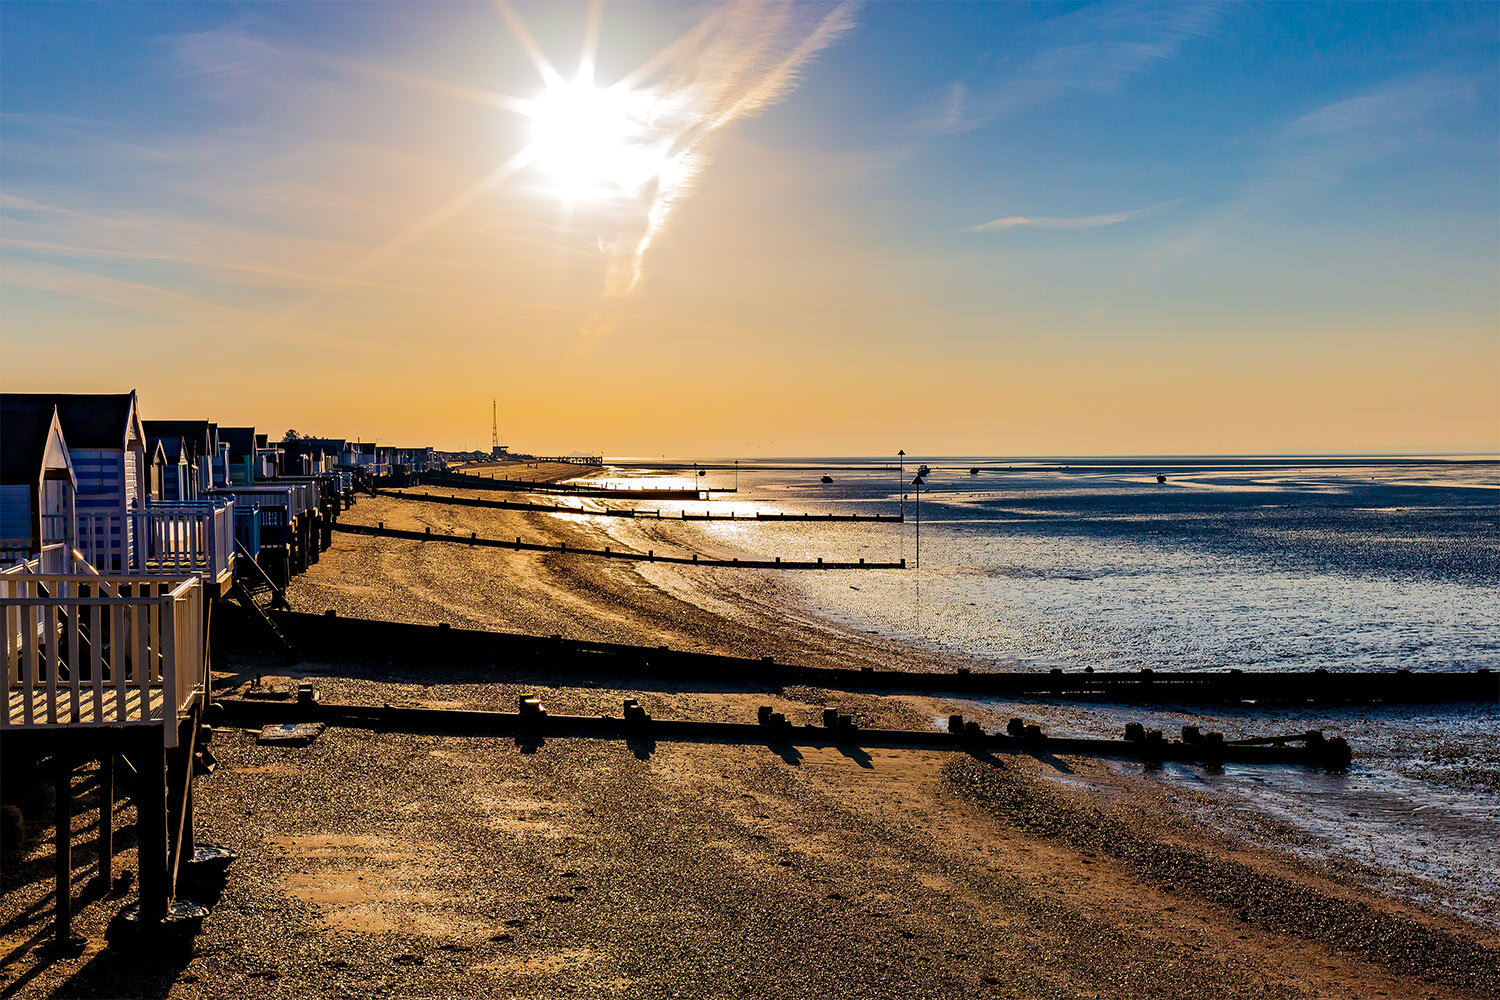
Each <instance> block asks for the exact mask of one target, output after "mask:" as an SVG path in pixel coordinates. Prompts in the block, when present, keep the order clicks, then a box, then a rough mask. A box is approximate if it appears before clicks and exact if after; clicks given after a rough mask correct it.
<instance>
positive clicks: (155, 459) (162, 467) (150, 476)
mask: <svg viewBox="0 0 1500 1000" xmlns="http://www.w3.org/2000/svg"><path fill="white" fill-rule="evenodd" d="M166 469H167V452H166V449H165V448H163V447H162V445H161V440H160V439H158V440H155V441H153V440H151V439H150V438H149V437H148V438H147V439H146V499H147V501H148V502H150V501H156V500H161V499H162V493H161V490H162V479H163V478H164V477H165V475H166Z"/></svg>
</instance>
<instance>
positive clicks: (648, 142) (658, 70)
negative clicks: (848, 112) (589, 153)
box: [599, 0, 856, 294]
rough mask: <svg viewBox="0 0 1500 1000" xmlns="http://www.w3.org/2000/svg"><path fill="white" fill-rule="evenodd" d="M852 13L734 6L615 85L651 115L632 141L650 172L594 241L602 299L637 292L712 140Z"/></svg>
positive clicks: (771, 92) (782, 91)
mask: <svg viewBox="0 0 1500 1000" xmlns="http://www.w3.org/2000/svg"><path fill="white" fill-rule="evenodd" d="M855 10H856V5H855V4H853V3H847V2H846V3H839V4H836V5H832V6H829V5H824V4H810V3H802V2H797V0H739V2H736V3H731V4H728V5H726V6H724V7H721V8H719V9H717V10H715V11H713V12H712V13H710V14H709V15H708V16H707V17H705V18H704V19H703V20H702V21H701V22H700V23H699V24H698V25H697V26H695V27H694V28H692V29H691V30H690V31H688V32H687V33H686V34H685V35H684V36H683V37H682V38H681V39H679V40H678V41H677V42H676V43H674V44H673V45H670V46H668V47H667V49H665V50H663V52H662V53H661V54H659V56H658V57H657V58H654V59H652V60H648V61H647V64H646V65H645V66H644V67H643V68H642V70H641V71H638V72H637V73H636V74H630V75H627V78H626V80H625V81H624V83H625V84H626V85H628V86H630V87H632V88H635V89H638V90H639V92H641V93H642V94H644V95H646V96H647V98H648V100H647V102H646V104H647V106H649V107H650V108H651V114H650V121H649V124H648V126H647V127H646V128H645V129H644V130H643V133H642V135H641V136H639V137H638V138H637V139H636V140H634V141H635V142H636V143H638V144H639V145H641V146H645V147H650V148H651V149H653V150H656V151H657V153H656V155H657V157H658V159H659V162H660V168H659V169H658V170H657V171H656V172H655V175H654V176H653V177H651V178H650V180H649V182H648V183H647V184H645V185H644V186H643V188H642V190H641V192H640V195H639V198H638V200H637V202H636V205H635V211H634V212H633V213H631V214H630V215H627V216H626V217H624V218H617V220H616V222H617V223H618V224H621V225H619V226H618V227H617V228H614V229H613V231H611V232H607V233H606V232H601V233H600V234H599V238H600V245H601V247H602V248H603V250H604V252H605V254H606V257H607V260H608V273H607V275H606V288H607V290H608V291H609V292H611V293H613V294H621V293H625V292H629V291H633V290H634V289H636V288H637V287H639V285H640V282H641V279H642V276H643V266H644V261H645V257H646V253H647V251H648V250H650V248H651V245H652V244H653V243H654V242H655V241H656V240H657V239H658V237H660V235H661V233H662V231H663V230H664V228H665V227H666V224H667V220H668V219H669V218H670V216H671V215H672V212H673V211H674V209H675V208H676V207H677V205H678V204H679V203H680V202H681V201H682V199H683V198H685V197H686V196H687V195H688V194H689V193H690V192H691V191H692V190H693V189H694V186H695V185H696V183H697V181H698V177H699V176H700V175H701V174H702V172H703V171H704V169H705V168H706V167H707V166H708V164H709V162H710V155H709V152H708V149H707V145H708V143H709V141H710V139H711V138H712V137H713V136H714V134H715V133H717V132H719V131H721V130H723V129H724V128H726V127H728V126H729V125H732V124H734V123H735V122H736V121H739V120H741V119H744V118H749V117H752V116H755V115H758V114H760V113H761V112H763V111H765V110H766V109H767V108H770V107H772V106H773V105H775V104H778V103H780V102H781V101H782V100H784V99H786V97H788V96H789V95H790V94H791V93H792V92H793V91H794V90H796V88H797V86H798V84H799V83H800V82H801V79H802V74H803V72H804V71H805V70H806V68H807V66H808V64H809V63H811V62H812V61H813V59H814V58H816V56H817V55H818V54H819V53H820V52H822V51H823V50H825V49H827V48H828V47H829V46H830V45H833V44H834V43H835V42H837V41H838V40H839V39H840V38H841V37H843V36H844V35H845V34H846V33H847V32H849V31H850V30H852V29H853V28H854V26H855V17H854V14H855ZM621 229H624V230H627V231H626V232H622V231H621ZM629 229H634V230H635V233H634V235H631V234H629V233H628V230H629Z"/></svg>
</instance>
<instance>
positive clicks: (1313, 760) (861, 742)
mask: <svg viewBox="0 0 1500 1000" xmlns="http://www.w3.org/2000/svg"><path fill="white" fill-rule="evenodd" d="M216 708H217V709H218V710H219V711H220V712H222V718H223V721H225V722H228V723H230V724H232V725H253V726H263V725H266V724H268V723H310V722H312V723H322V724H324V725H332V726H346V727H350V728H359V729H374V730H379V731H398V732H416V733H442V734H448V735H478V736H514V737H517V738H518V739H520V740H521V741H523V742H524V741H527V740H530V741H533V742H537V743H539V742H541V741H542V740H544V739H546V738H548V737H552V738H574V739H604V740H627V741H641V742H650V743H655V742H656V741H658V740H660V741H664V742H674V743H727V744H740V745H760V746H773V747H774V746H786V747H846V748H847V747H860V748H863V747H870V748H872V749H882V750H940V751H944V750H945V751H951V752H958V753H979V754H985V753H990V754H999V753H1003V754H1068V755H1072V756H1085V757H1112V758H1118V759H1124V760H1139V761H1143V762H1146V763H1158V764H1159V763H1165V762H1167V761H1181V762H1186V763H1202V764H1207V765H1219V764H1227V763H1236V764H1299V765H1313V766H1320V767H1327V768H1330V769H1334V770H1339V769H1343V768H1345V767H1347V766H1348V764H1349V762H1350V759H1351V752H1350V749H1349V745H1348V743H1346V742H1345V741H1344V740H1343V739H1341V738H1337V737H1335V738H1334V739H1324V738H1323V735H1322V733H1321V732H1320V731H1316V730H1315V731H1313V732H1308V733H1297V734H1292V735H1289V736H1284V737H1272V738H1271V739H1269V740H1248V741H1240V740H1226V739H1224V738H1223V734H1221V733H1209V734H1207V736H1206V737H1205V736H1202V735H1201V734H1198V732H1197V730H1196V729H1195V728H1194V727H1191V726H1188V727H1185V728H1184V730H1183V736H1184V738H1183V739H1181V740H1168V739H1166V738H1165V737H1164V735H1163V734H1162V733H1161V732H1160V731H1158V730H1153V731H1149V732H1148V731H1147V730H1145V728H1144V727H1142V726H1140V725H1139V724H1138V723H1137V724H1132V725H1131V726H1127V727H1126V738H1125V739H1120V740H1108V739H1091V738H1084V737H1056V736H1048V735H1047V734H1045V733H1043V732H1042V731H1041V729H1039V728H1038V727H1037V726H1035V725H1026V724H1024V723H1022V722H1021V720H1019V719H1013V720H1011V722H1010V725H1009V726H1008V727H1007V731H1006V732H986V731H985V730H984V729H983V728H981V727H980V725H979V724H978V723H976V722H966V721H965V720H964V718H963V716H961V715H954V716H950V717H949V719H948V730H947V731H946V732H942V731H938V730H911V729H873V728H872V729H867V728H864V727H862V726H858V725H856V724H855V723H854V722H853V721H852V720H851V719H850V717H849V716H847V715H842V714H840V713H839V712H838V710H837V709H834V708H828V709H824V710H823V724H822V725H821V726H815V725H801V726H798V725H793V724H792V723H791V722H789V721H787V719H786V717H785V716H784V715H783V714H781V713H779V712H773V711H772V710H771V706H769V705H765V706H761V708H760V710H759V712H758V718H757V721H756V722H753V723H749V722H703V721H698V720H691V719H656V718H653V717H652V716H651V713H649V712H647V711H645V710H644V709H642V708H641V707H640V705H639V704H637V703H636V701H635V699H633V698H629V699H625V702H624V705H623V712H622V714H621V715H620V716H618V717H617V716H609V715H599V716H589V715H551V714H549V713H548V712H547V710H546V709H545V708H543V707H542V705H541V703H540V701H538V700H537V699H536V697H535V696H530V695H522V696H521V697H520V699H519V704H518V706H517V711H515V712H492V711H476V710H464V709H432V708H405V707H398V706H392V705H347V704H346V705H338V704H327V703H324V702H321V701H318V700H316V699H314V698H304V699H299V700H297V701H290V700H289V701H280V702H278V701H269V700H265V699H261V698H253V699H252V698H225V699H221V700H220V701H219V702H218V703H217V705H216ZM1294 744H1300V745H1294Z"/></svg>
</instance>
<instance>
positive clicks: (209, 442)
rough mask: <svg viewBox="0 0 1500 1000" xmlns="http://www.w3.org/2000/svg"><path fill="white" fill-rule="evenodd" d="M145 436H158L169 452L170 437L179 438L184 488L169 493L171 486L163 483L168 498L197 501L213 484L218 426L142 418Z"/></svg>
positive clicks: (208, 423) (198, 422) (204, 421)
mask: <svg viewBox="0 0 1500 1000" xmlns="http://www.w3.org/2000/svg"><path fill="white" fill-rule="evenodd" d="M141 426H142V427H143V428H144V429H145V431H146V439H147V441H148V442H149V441H150V440H151V439H152V438H159V439H161V441H162V442H163V445H164V446H165V447H166V449H167V451H168V461H169V463H170V461H171V458H170V452H171V448H172V444H171V442H172V440H173V439H179V440H181V441H182V448H183V452H184V455H183V459H184V461H185V463H186V466H187V491H186V492H184V493H181V494H178V495H176V496H174V495H172V492H171V489H172V487H170V486H168V485H167V484H165V483H164V484H163V486H164V493H165V499H167V500H196V499H198V497H199V495H200V494H201V493H202V491H203V490H205V489H207V488H208V487H209V486H210V485H212V484H213V456H214V453H215V451H216V450H217V447H218V425H217V424H213V423H211V422H209V421H207V420H143V421H141Z"/></svg>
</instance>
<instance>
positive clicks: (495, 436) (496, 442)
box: [490, 396, 500, 455]
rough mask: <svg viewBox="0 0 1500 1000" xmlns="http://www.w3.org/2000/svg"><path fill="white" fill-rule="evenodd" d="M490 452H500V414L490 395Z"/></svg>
mask: <svg viewBox="0 0 1500 1000" xmlns="http://www.w3.org/2000/svg"><path fill="white" fill-rule="evenodd" d="M490 454H491V455H498V454H500V416H499V411H498V410H497V409H496V408H495V397H493V396H491V397H490Z"/></svg>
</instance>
